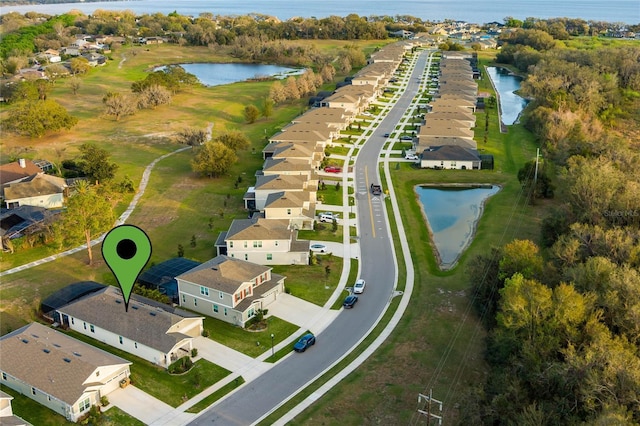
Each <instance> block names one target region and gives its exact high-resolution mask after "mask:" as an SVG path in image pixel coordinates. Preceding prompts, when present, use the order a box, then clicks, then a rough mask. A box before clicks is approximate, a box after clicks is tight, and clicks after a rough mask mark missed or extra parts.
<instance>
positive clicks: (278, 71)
mask: <svg viewBox="0 0 640 426" xmlns="http://www.w3.org/2000/svg"><path fill="white" fill-rule="evenodd" d="M179 65H180V66H181V67H182V68H184V70H185V71H186V72H188V73H191V74H193V75H195V76H196V77H198V80H200V82H201V83H202V84H204V85H206V86H220V85H222V84H230V83H235V82H238V81H245V80H249V79H253V78H261V77H275V78H285V77H287V76H289V75H293V74H298V73H300V72H301V71H303V70H300V69H295V68H288V67H282V66H280V65H265V64H208V63H197V64H179Z"/></svg>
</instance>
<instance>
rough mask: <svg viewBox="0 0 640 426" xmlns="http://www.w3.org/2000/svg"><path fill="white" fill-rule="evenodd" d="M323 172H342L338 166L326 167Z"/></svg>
mask: <svg viewBox="0 0 640 426" xmlns="http://www.w3.org/2000/svg"><path fill="white" fill-rule="evenodd" d="M324 171H325V172H327V173H340V172H341V171H342V167H338V166H327V167H325V168H324Z"/></svg>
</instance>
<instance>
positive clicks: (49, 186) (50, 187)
mask: <svg viewBox="0 0 640 426" xmlns="http://www.w3.org/2000/svg"><path fill="white" fill-rule="evenodd" d="M66 187H67V184H66V183H65V181H64V179H62V178H59V177H56V176H49V175H45V174H44V173H42V172H40V173H38V174H36V175H34V176H32V177H29V178H27V179H25V180H22V181H20V182H14V183H11V184H9V186H7V187H5V188H4V198H5V200H7V201H11V200H18V199H21V198H29V197H38V196H40V195H51V194H61V193H63V192H64V189H65V188H66Z"/></svg>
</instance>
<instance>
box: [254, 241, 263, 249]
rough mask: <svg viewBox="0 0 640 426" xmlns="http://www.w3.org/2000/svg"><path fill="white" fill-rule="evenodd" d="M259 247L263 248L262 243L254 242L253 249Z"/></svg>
mask: <svg viewBox="0 0 640 426" xmlns="http://www.w3.org/2000/svg"><path fill="white" fill-rule="evenodd" d="M258 247H262V241H254V242H253V248H258Z"/></svg>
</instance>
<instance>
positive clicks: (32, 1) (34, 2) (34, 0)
mask: <svg viewBox="0 0 640 426" xmlns="http://www.w3.org/2000/svg"><path fill="white" fill-rule="evenodd" d="M123 1H138V0H25V1H4V0H0V6H46V5H50V4H85V3H104V2H123Z"/></svg>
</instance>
